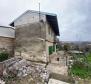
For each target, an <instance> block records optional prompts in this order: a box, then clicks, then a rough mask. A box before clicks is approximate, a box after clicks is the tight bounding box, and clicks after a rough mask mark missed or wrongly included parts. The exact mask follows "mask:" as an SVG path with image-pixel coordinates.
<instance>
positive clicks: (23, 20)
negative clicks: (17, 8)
mask: <svg viewBox="0 0 91 84" xmlns="http://www.w3.org/2000/svg"><path fill="white" fill-rule="evenodd" d="M40 19H42V20H43V21H45V20H46V17H45V15H42V14H41V15H40ZM38 21H39V14H38V13H34V12H26V13H25V14H23V15H21V16H20V17H19V18H18V19H16V20H15V22H14V25H15V26H18V25H24V24H28V23H34V22H38Z"/></svg>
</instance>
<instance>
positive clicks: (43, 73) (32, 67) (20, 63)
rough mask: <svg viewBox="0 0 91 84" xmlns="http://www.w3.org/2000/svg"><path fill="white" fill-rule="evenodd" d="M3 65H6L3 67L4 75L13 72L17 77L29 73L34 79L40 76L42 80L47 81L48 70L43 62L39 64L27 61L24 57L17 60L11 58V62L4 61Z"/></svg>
mask: <svg viewBox="0 0 91 84" xmlns="http://www.w3.org/2000/svg"><path fill="white" fill-rule="evenodd" d="M9 61H10V60H9ZM11 62H12V61H11ZM9 64H10V65H9ZM5 66H7V67H6V68H5V69H4V72H3V73H4V74H3V75H4V76H6V75H8V74H9V73H12V74H14V75H15V76H16V77H18V78H23V77H26V76H28V75H31V76H32V78H33V79H34V80H36V79H37V78H40V79H41V81H42V82H48V79H49V72H48V70H47V69H46V68H45V64H39V63H34V62H30V61H27V60H25V59H19V60H17V61H15V60H13V62H12V63H10V62H9V63H8V65H7V63H6V64H5Z"/></svg>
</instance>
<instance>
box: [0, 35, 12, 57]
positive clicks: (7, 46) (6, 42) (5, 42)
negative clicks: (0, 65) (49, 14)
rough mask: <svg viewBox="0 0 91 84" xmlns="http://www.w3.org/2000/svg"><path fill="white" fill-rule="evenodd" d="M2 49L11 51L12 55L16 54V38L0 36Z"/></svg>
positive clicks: (0, 48) (0, 49) (0, 47)
mask: <svg viewBox="0 0 91 84" xmlns="http://www.w3.org/2000/svg"><path fill="white" fill-rule="evenodd" d="M2 50H6V51H7V52H9V54H10V57H12V56H13V54H14V38H7V37H1V36H0V51H2Z"/></svg>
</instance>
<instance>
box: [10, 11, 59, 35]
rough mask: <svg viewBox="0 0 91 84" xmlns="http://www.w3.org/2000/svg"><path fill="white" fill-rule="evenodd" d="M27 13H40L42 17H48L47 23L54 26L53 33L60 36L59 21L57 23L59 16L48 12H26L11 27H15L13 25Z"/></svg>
mask: <svg viewBox="0 0 91 84" xmlns="http://www.w3.org/2000/svg"><path fill="white" fill-rule="evenodd" d="M26 13H38V14H39V13H40V14H42V15H46V19H47V21H48V22H49V24H50V25H51V26H52V28H53V31H54V32H55V34H56V35H57V36H59V35H60V34H59V27H58V21H57V15H56V14H54V13H46V12H39V11H34V10H27V11H25V12H24V13H23V14H22V15H20V16H19V17H18V18H16V19H15V20H13V21H12V22H11V23H10V26H13V23H14V22H15V21H16V20H17V19H19V18H20V17H22V16H23V15H25V14H26Z"/></svg>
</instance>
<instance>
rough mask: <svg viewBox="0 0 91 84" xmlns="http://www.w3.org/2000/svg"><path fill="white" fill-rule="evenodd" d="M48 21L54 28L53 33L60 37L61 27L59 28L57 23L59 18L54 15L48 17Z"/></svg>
mask: <svg viewBox="0 0 91 84" xmlns="http://www.w3.org/2000/svg"><path fill="white" fill-rule="evenodd" d="M46 19H47V21H48V22H49V24H50V25H51V27H52V28H53V31H54V32H55V34H56V35H57V36H59V35H60V34H59V27H58V21H57V16H52V15H46Z"/></svg>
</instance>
